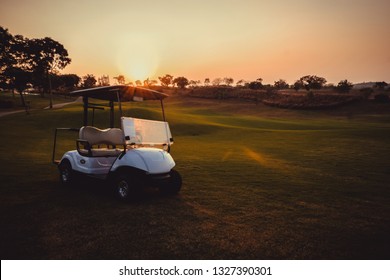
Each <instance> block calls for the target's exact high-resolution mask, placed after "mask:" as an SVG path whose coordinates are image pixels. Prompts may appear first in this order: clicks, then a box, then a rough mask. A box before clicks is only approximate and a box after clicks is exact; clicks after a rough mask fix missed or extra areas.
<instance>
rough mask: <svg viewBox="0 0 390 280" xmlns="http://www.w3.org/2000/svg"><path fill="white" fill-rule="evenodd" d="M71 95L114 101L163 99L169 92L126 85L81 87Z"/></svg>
mask: <svg viewBox="0 0 390 280" xmlns="http://www.w3.org/2000/svg"><path fill="white" fill-rule="evenodd" d="M70 95H81V96H83V97H91V98H95V99H101V100H108V101H113V102H126V101H143V100H162V99H164V98H166V97H168V95H167V94H165V93H162V92H158V91H155V90H151V89H147V88H143V87H133V86H126V85H115V86H105V87H94V88H88V89H81V90H76V91H72V92H71V93H70Z"/></svg>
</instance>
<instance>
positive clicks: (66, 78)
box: [60, 74, 81, 91]
mask: <svg viewBox="0 0 390 280" xmlns="http://www.w3.org/2000/svg"><path fill="white" fill-rule="evenodd" d="M60 77H61V80H62V83H63V86H64V87H65V89H66V90H68V91H72V90H74V89H75V88H76V87H77V85H78V84H79V83H80V81H81V78H80V77H79V76H77V75H76V74H64V75H61V76H60Z"/></svg>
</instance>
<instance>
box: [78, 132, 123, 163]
mask: <svg viewBox="0 0 390 280" xmlns="http://www.w3.org/2000/svg"><path fill="white" fill-rule="evenodd" d="M76 143H77V151H78V152H79V154H80V155H82V156H88V157H117V156H119V154H120V153H122V152H123V150H124V149H125V139H124V134H123V131H122V130H121V129H119V128H107V129H99V128H97V127H93V126H83V127H82V128H80V131H79V139H77V141H76ZM100 146H104V147H103V148H102V147H100ZM117 146H122V149H119V148H117Z"/></svg>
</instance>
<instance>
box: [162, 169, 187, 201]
mask: <svg viewBox="0 0 390 280" xmlns="http://www.w3.org/2000/svg"><path fill="white" fill-rule="evenodd" d="M169 175H170V178H169V180H168V182H167V183H165V184H163V185H162V186H160V191H161V192H162V193H163V194H169V195H174V194H177V193H179V192H180V190H181V185H182V178H181V175H180V173H179V172H177V171H176V170H174V169H172V170H171V172H169Z"/></svg>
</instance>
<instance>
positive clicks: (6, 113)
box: [0, 96, 83, 118]
mask: <svg viewBox="0 0 390 280" xmlns="http://www.w3.org/2000/svg"><path fill="white" fill-rule="evenodd" d="M82 101H83V98H82V97H81V96H80V97H79V98H77V99H76V100H74V101H71V102H65V103H58V104H53V108H52V109H59V108H62V107H64V106H66V105H70V104H74V103H81V102H82ZM43 109H44V110H48V109H50V107H49V106H47V107H45V108H43ZM33 110H39V109H30V110H28V111H29V112H31V111H33ZM22 112H26V110H25V109H23V110H15V111H7V112H0V118H1V117H4V116H8V115H11V114H16V113H22Z"/></svg>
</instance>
